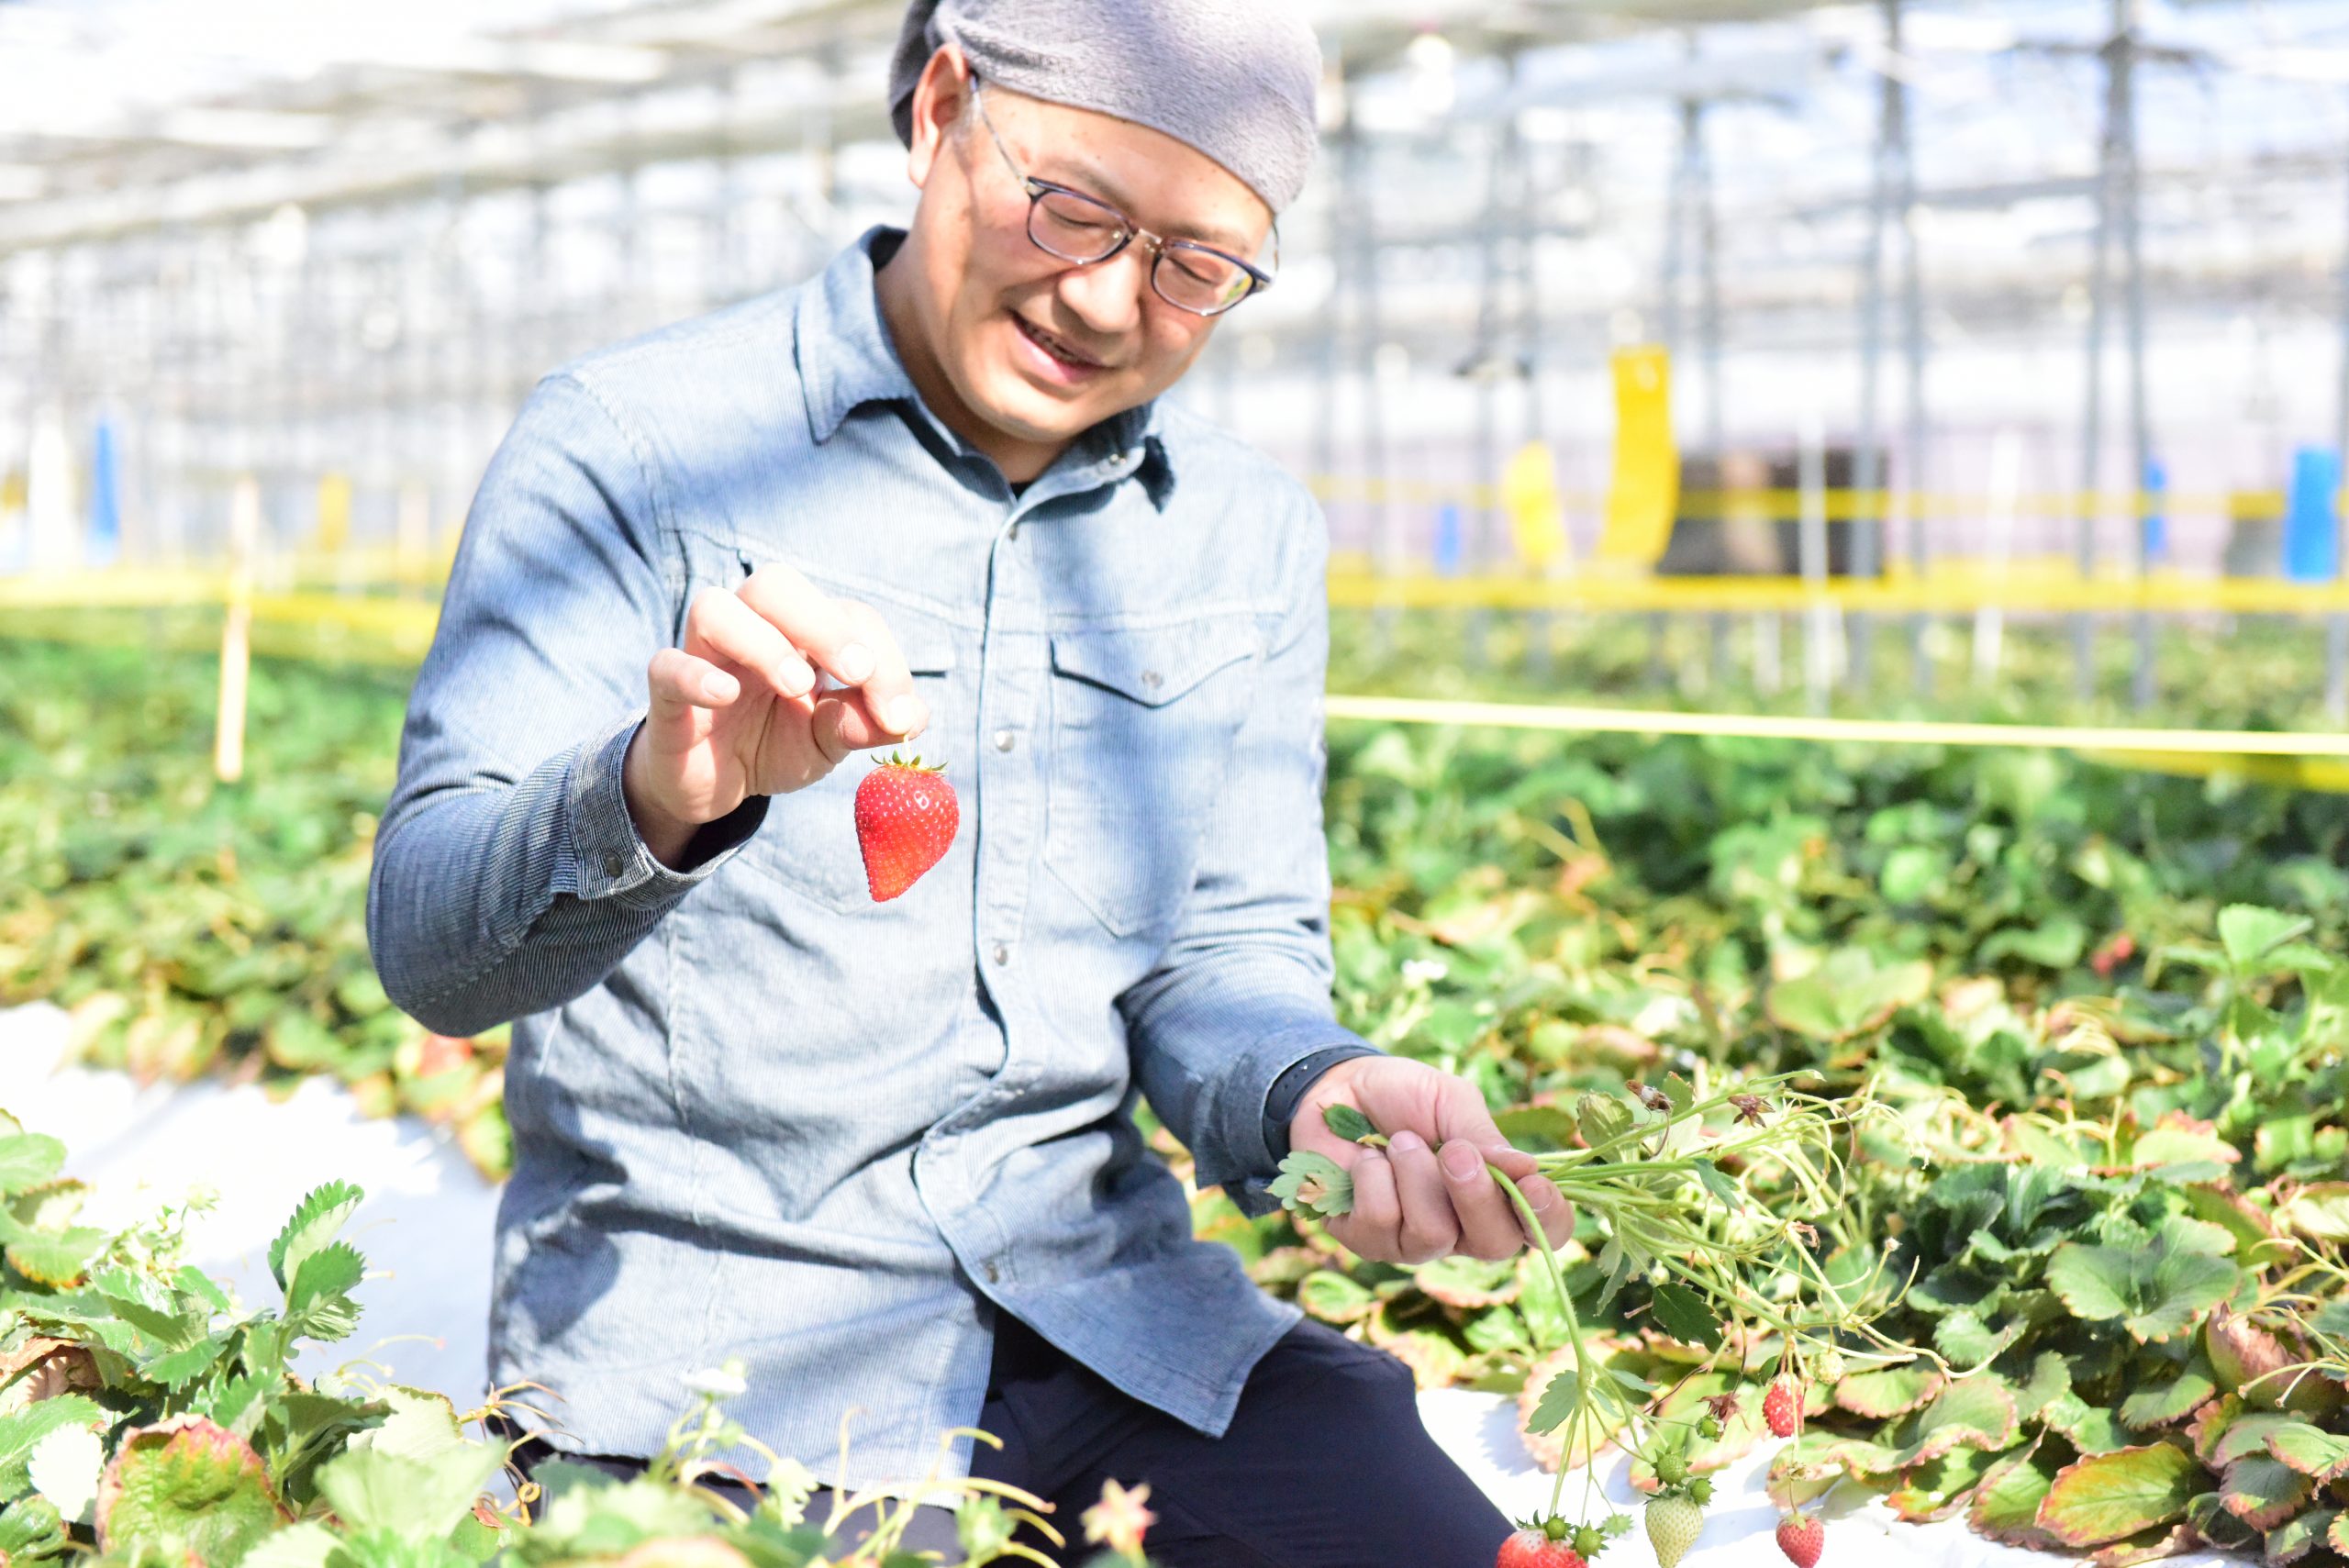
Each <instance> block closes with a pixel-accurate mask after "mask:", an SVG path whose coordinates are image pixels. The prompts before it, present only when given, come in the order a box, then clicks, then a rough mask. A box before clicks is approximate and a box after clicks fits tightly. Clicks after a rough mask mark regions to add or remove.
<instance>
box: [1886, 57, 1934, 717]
mask: <svg viewBox="0 0 2349 1568" xmlns="http://www.w3.org/2000/svg"><path fill="white" fill-rule="evenodd" d="M1895 85H1896V87H1897V88H1898V91H1897V92H1896V93H1895V94H1894V96H1893V107H1894V110H1895V113H1894V116H1893V146H1894V149H1895V152H1896V154H1897V156H1898V159H1899V161H1900V165H1899V166H1900V329H1901V337H1902V342H1903V353H1904V355H1905V357H1906V360H1907V369H1908V407H1907V410H1906V412H1907V415H1908V424H1907V428H1906V429H1905V430H1904V431H1903V435H1902V440H1901V446H1902V448H1903V449H1904V450H1903V451H1902V453H1901V472H1902V485H1901V489H1902V491H1903V493H1904V495H1906V496H1907V504H1906V505H1905V506H1903V507H1902V508H1901V509H1902V511H1903V512H1904V513H1905V514H1906V515H1907V517H1908V520H1909V569H1910V571H1911V573H1912V574H1913V575H1914V576H1915V577H1916V578H1918V579H1919V580H1920V581H1922V580H1923V578H1924V576H1925V573H1926V572H1927V571H1928V570H1929V562H1930V559H1931V551H1930V549H1929V547H1928V544H1927V541H1926V538H1925V517H1924V509H1923V503H1922V500H1921V499H1920V498H1921V497H1922V495H1924V491H1925V356H1926V353H1927V349H1928V345H1927V344H1926V341H1925V283H1924V254H1923V250H1924V248H1923V246H1922V245H1921V244H1920V241H1919V239H1918V235H1917V149H1916V145H1915V142H1914V141H1913V140H1912V139H1911V137H1910V128H1909V93H1908V89H1907V88H1906V87H1905V86H1900V85H1899V84H1898V83H1895ZM1930 624H1931V623H1930V622H1929V621H1928V619H1927V618H1926V617H1924V616H1923V615H1921V614H1920V615H1916V616H1912V617H1909V657H1910V659H1911V660H1912V662H1913V667H1914V671H1915V678H1916V686H1917V695H1919V696H1920V697H1929V696H1931V695H1932V689H1933V665H1932V656H1931V654H1930V652H1929V651H1928V648H1927V639H1926V632H1927V628H1928V627H1929V626H1930Z"/></svg>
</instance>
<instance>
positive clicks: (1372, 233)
mask: <svg viewBox="0 0 2349 1568" xmlns="http://www.w3.org/2000/svg"><path fill="white" fill-rule="evenodd" d="M1369 156H1370V154H1369V147H1368V144H1367V143H1366V142H1365V140H1364V137H1363V134H1362V132H1361V130H1360V129H1359V128H1356V127H1355V126H1354V125H1353V123H1352V122H1351V121H1350V122H1349V123H1348V125H1347V128H1346V143H1345V158H1344V161H1343V167H1342V170H1341V173H1342V175H1343V179H1344V192H1343V196H1342V199H1343V201H1344V202H1345V206H1346V210H1347V212H1348V213H1349V214H1350V215H1351V220H1352V225H1353V242H1354V243H1353V250H1354V256H1353V261H1354V267H1353V273H1354V290H1355V294H1354V299H1355V317H1354V326H1355V334H1356V336H1355V345H1354V346H1355V352H1356V361H1355V364H1356V368H1357V369H1358V371H1359V372H1360V373H1361V375H1362V394H1363V400H1362V452H1363V474H1364V479H1365V480H1366V481H1367V482H1368V484H1369V485H1370V487H1371V494H1372V497H1373V500H1372V506H1373V508H1374V510H1373V516H1374V517H1376V518H1377V520H1378V528H1377V538H1378V569H1379V572H1380V573H1382V574H1383V575H1386V576H1395V577H1399V576H1401V575H1402V574H1403V572H1404V569H1405V562H1404V556H1403V529H1402V514H1401V513H1400V512H1399V511H1397V509H1396V504H1395V495H1394V488H1395V487H1394V484H1393V475H1391V474H1390V473H1388V472H1387V462H1386V410H1385V408H1384V406H1383V405H1384V398H1383V395H1382V390H1381V388H1380V385H1379V380H1378V340H1379V337H1380V334H1381V331H1382V327H1381V323H1380V313H1379V289H1378V225H1377V223H1376V221H1375V219H1376V215H1375V213H1374V212H1373V210H1372V206H1371V191H1372V183H1371V181H1370V179H1369V172H1370V171H1369ZM1395 623H1396V616H1395V612H1394V611H1393V610H1392V609H1382V610H1381V611H1380V612H1379V617H1378V628H1379V634H1378V635H1379V642H1380V645H1381V650H1382V651H1392V648H1393V644H1394V636H1395Z"/></svg>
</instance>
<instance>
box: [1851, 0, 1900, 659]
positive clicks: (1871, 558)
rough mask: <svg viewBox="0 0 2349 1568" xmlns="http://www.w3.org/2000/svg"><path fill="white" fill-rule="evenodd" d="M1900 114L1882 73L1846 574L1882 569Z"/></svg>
mask: <svg viewBox="0 0 2349 1568" xmlns="http://www.w3.org/2000/svg"><path fill="white" fill-rule="evenodd" d="M1900 7H1901V0H1884V27H1885V48H1886V50H1887V52H1891V53H1898V50H1899V48H1900ZM1900 113H1901V84H1900V79H1899V78H1898V76H1896V75H1894V74H1893V72H1891V71H1890V70H1887V71H1886V72H1884V81H1883V90H1882V102H1881V106H1880V108H1879V111H1878V117H1877V128H1876V178H1875V181H1874V183H1872V184H1871V185H1870V187H1869V190H1868V238H1867V248H1866V250H1864V251H1863V252H1862V253H1861V261H1860V266H1861V279H1860V420H1859V434H1858V439H1857V440H1856V441H1855V442H1854V450H1853V453H1852V490H1853V493H1854V498H1855V501H1856V503H1857V504H1856V505H1855V506H1854V507H1853V511H1852V523H1851V528H1852V575H1853V576H1854V577H1857V578H1869V577H1874V576H1876V574H1877V573H1879V572H1881V571H1882V570H1883V566H1884V555H1885V551H1884V527H1885V508H1884V506H1883V505H1882V502H1881V500H1880V498H1879V493H1880V492H1881V491H1883V490H1884V488H1885V464H1884V452H1883V444H1882V443H1883V436H1882V433H1881V430H1880V429H1879V428H1878V424H1877V406H1878V399H1879V396H1880V389H1881V386H1882V381H1883V370H1884V228H1885V224H1886V221H1887V219H1888V218H1889V217H1890V216H1891V210H1892V186H1893V147H1894V145H1895V129H1896V127H1897V124H1898V119H1899V117H1900ZM1851 635H1852V654H1851V675H1852V682H1853V684H1854V685H1856V686H1858V687H1859V688H1860V690H1861V691H1862V692H1863V693H1865V692H1866V691H1867V689H1868V687H1869V684H1871V682H1872V681H1873V679H1874V675H1875V665H1874V659H1873V655H1874V652H1875V641H1876V627H1875V623H1874V621H1873V619H1872V617H1869V616H1867V615H1865V614H1860V615H1855V616H1854V617H1852V633H1851Z"/></svg>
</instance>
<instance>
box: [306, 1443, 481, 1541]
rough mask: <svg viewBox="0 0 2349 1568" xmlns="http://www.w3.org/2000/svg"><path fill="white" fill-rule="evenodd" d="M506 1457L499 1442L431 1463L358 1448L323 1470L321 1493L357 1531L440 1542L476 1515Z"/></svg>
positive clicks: (445, 1454)
mask: <svg viewBox="0 0 2349 1568" xmlns="http://www.w3.org/2000/svg"><path fill="white" fill-rule="evenodd" d="M505 1458H506V1451H505V1447H504V1445H503V1444H494V1443H464V1444H461V1445H460V1446H458V1447H457V1448H454V1449H449V1450H444V1451H441V1452H440V1453H439V1454H437V1455H436V1456H434V1457H433V1458H431V1459H429V1460H426V1459H411V1458H409V1457H408V1456H406V1454H400V1453H390V1452H385V1451H382V1450H380V1449H362V1448H354V1449H351V1450H349V1451H346V1452H345V1453H343V1454H342V1456H341V1457H340V1458H338V1459H336V1460H334V1461H332V1462H329V1463H328V1464H326V1465H325V1466H323V1467H322V1468H321V1469H320V1470H319V1471H318V1494H319V1496H323V1497H324V1498H326V1500H327V1501H328V1503H329V1504H331V1505H333V1507H334V1511H335V1513H336V1514H337V1515H338V1516H339V1517H340V1518H341V1519H342V1521H343V1523H344V1524H345V1525H347V1526H348V1527H350V1528H351V1529H357V1530H377V1529H380V1530H389V1531H392V1532H393V1533H395V1534H396V1535H398V1536H400V1537H402V1538H403V1539H405V1540H419V1539H427V1538H430V1539H438V1538H442V1537H445V1536H447V1535H448V1533H449V1531H450V1530H451V1529H454V1528H455V1527H456V1523H457V1521H458V1519H460V1518H462V1517H463V1516H464V1515H466V1514H467V1513H469V1512H471V1511H472V1509H473V1499H474V1498H475V1497H476V1496H480V1494H481V1489H482V1487H483V1486H484V1485H485V1484H486V1483H487V1482H488V1480H489V1478H490V1477H491V1476H492V1475H494V1474H495V1473H497V1468H498V1466H499V1465H500V1464H502V1463H504V1462H505Z"/></svg>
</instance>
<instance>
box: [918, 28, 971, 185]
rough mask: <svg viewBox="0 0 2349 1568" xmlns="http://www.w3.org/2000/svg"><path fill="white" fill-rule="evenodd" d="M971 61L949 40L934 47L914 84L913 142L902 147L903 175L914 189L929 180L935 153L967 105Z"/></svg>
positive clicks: (969, 99) (935, 161) (937, 154)
mask: <svg viewBox="0 0 2349 1568" xmlns="http://www.w3.org/2000/svg"><path fill="white" fill-rule="evenodd" d="M971 93H972V83H971V63H970V61H966V60H964V59H963V51H962V50H959V49H956V48H955V47H954V46H953V45H952V44H951V43H943V44H940V45H939V46H938V49H937V51H936V52H935V53H933V54H931V55H930V63H929V64H927V65H925V66H923V67H922V68H921V79H920V80H919V81H918V82H916V83H914V104H913V141H912V143H911V145H909V146H908V147H907V150H906V176H907V178H908V179H910V180H911V181H913V183H914V187H915V189H917V190H918V189H920V188H921V186H923V185H924V184H926V183H929V180H930V170H931V168H933V167H934V166H935V165H936V164H937V162H938V156H939V154H940V153H941V151H943V150H945V147H946V144H947V143H948V142H949V141H951V140H952V139H953V136H954V127H955V125H956V124H957V122H959V121H960V120H961V119H962V117H963V111H964V110H965V109H966V108H967V107H968V106H970V102H971Z"/></svg>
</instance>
